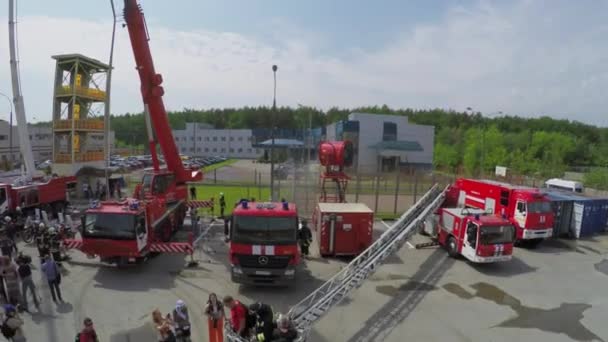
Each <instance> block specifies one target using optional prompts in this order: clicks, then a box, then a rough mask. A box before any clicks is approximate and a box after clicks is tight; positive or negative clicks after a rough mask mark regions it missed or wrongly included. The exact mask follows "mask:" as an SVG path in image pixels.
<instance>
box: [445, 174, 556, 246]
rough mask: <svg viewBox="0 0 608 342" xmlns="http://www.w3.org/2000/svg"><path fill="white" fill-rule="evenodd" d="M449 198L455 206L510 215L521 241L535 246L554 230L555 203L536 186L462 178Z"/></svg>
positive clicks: (451, 189) (450, 202)
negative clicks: (553, 204) (552, 203)
mask: <svg viewBox="0 0 608 342" xmlns="http://www.w3.org/2000/svg"><path fill="white" fill-rule="evenodd" d="M447 198H448V200H447V201H446V202H447V203H449V204H451V205H455V206H458V207H471V208H480V209H484V210H486V211H488V212H492V213H495V214H498V215H506V217H507V218H508V219H509V220H510V221H511V223H513V225H514V226H515V228H516V241H518V242H521V241H526V242H528V243H529V244H530V245H531V246H534V245H536V244H538V243H539V242H541V241H542V240H543V239H546V238H549V237H551V234H552V232H553V220H554V214H553V211H552V210H551V202H550V201H549V199H548V198H547V197H546V196H545V195H544V194H543V193H542V192H540V190H539V189H536V188H531V187H524V186H514V185H511V184H507V183H502V182H496V181H491V180H473V179H465V178H461V179H458V180H457V181H456V183H455V184H454V185H452V186H451V187H450V189H449V191H448V195H447ZM446 206H449V205H446Z"/></svg>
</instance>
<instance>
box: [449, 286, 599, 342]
mask: <svg viewBox="0 0 608 342" xmlns="http://www.w3.org/2000/svg"><path fill="white" fill-rule="evenodd" d="M443 288H444V289H445V290H446V291H448V292H450V293H452V294H454V295H456V296H458V297H460V298H462V299H473V298H482V299H485V300H488V301H491V302H494V303H496V304H497V305H501V306H508V307H509V308H511V310H513V311H515V313H516V314H517V316H516V317H513V318H509V319H507V320H505V321H503V322H502V323H500V324H498V325H496V326H497V327H503V328H521V329H539V330H541V331H545V332H552V333H556V334H565V335H567V336H568V337H569V338H570V339H572V340H575V341H604V340H602V339H601V338H600V337H599V336H597V335H595V334H594V333H593V332H592V331H590V330H589V329H587V328H586V327H585V326H584V325H583V324H582V323H581V320H582V319H583V312H584V311H585V310H587V309H589V308H591V305H589V304H583V303H562V304H561V305H560V306H559V307H556V308H553V309H541V308H534V307H529V306H525V305H523V304H522V303H521V301H520V300H519V299H517V298H515V297H513V296H511V295H510V294H508V293H506V292H505V291H503V290H501V289H500V288H498V287H496V286H494V285H491V284H488V283H476V284H473V285H471V288H473V289H474V290H475V292H474V293H470V292H469V291H467V290H466V289H465V288H463V287H461V286H460V285H458V284H454V283H449V284H446V285H444V286H443Z"/></svg>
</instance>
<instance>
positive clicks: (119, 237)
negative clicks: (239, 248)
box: [64, 0, 203, 265]
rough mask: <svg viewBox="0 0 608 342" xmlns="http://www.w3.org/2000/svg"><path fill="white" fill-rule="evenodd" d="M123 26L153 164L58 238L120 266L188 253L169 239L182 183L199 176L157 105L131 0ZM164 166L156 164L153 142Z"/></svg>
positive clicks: (158, 92)
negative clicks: (125, 191)
mask: <svg viewBox="0 0 608 342" xmlns="http://www.w3.org/2000/svg"><path fill="white" fill-rule="evenodd" d="M124 19H125V26H126V27H127V29H128V31H129V38H130V40H131V46H132V49H133V55H134V57H135V63H136V70H137V72H138V74H139V78H140V81H141V95H142V99H143V102H144V115H145V118H146V129H147V133H148V139H149V145H150V152H151V155H152V164H153V167H152V169H151V170H146V171H145V173H144V176H143V179H142V182H141V183H140V184H138V185H137V187H136V188H135V191H134V196H133V198H128V199H126V200H124V201H121V202H116V201H106V202H93V204H92V205H91V207H90V208H89V209H87V210H86V212H85V214H84V215H83V216H82V217H81V220H82V222H81V225H82V240H73V239H72V240H64V244H65V246H66V248H76V249H80V250H81V251H82V252H84V253H86V254H88V255H91V256H99V257H100V259H101V261H102V262H108V263H116V264H118V265H124V264H127V263H137V262H141V261H144V260H146V258H147V257H148V255H150V254H151V253H159V252H160V253H191V252H192V236H191V237H190V241H189V242H171V238H172V236H173V234H174V233H175V232H176V231H178V230H180V229H181V228H182V227H183V224H184V218H185V216H186V212H187V206H188V203H187V199H188V192H187V182H193V181H200V180H202V176H203V175H202V173H201V171H200V170H193V169H186V168H185V167H184V165H183V164H182V160H181V159H180V156H179V153H178V150H177V147H176V146H175V141H174V139H173V135H172V134H171V127H170V125H169V120H168V117H167V112H166V110H165V106H164V103H163V98H162V96H163V94H164V89H163V87H162V86H161V84H162V82H163V78H162V76H161V75H160V74H157V73H156V71H155V70H154V63H153V60H152V54H151V52H150V46H149V43H148V42H149V37H148V34H147V33H148V30H147V27H146V23H145V19H144V15H143V12H142V9H141V7H140V6H139V5H138V4H137V1H136V0H125V1H124ZM157 143H158V145H160V149H161V151H162V153H163V156H164V159H165V164H166V167H164V168H162V169H161V168H160V166H159V160H158V156H157V154H156V145H157Z"/></svg>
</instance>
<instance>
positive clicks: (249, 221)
mask: <svg viewBox="0 0 608 342" xmlns="http://www.w3.org/2000/svg"><path fill="white" fill-rule="evenodd" d="M233 224H234V226H233V229H232V241H233V242H236V243H252V244H275V245H287V244H293V243H296V237H297V219H296V218H295V217H271V216H234V223H233Z"/></svg>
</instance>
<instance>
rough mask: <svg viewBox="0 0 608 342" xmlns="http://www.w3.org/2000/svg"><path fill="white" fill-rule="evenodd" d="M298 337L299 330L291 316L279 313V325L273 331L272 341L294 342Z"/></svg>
mask: <svg viewBox="0 0 608 342" xmlns="http://www.w3.org/2000/svg"><path fill="white" fill-rule="evenodd" d="M297 337H298V331H297V330H296V328H295V327H294V325H293V324H292V322H291V320H290V319H289V317H287V316H285V315H279V319H277V326H276V328H275V329H274V331H273V333H272V340H271V341H272V342H293V341H295V340H296V338H297Z"/></svg>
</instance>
